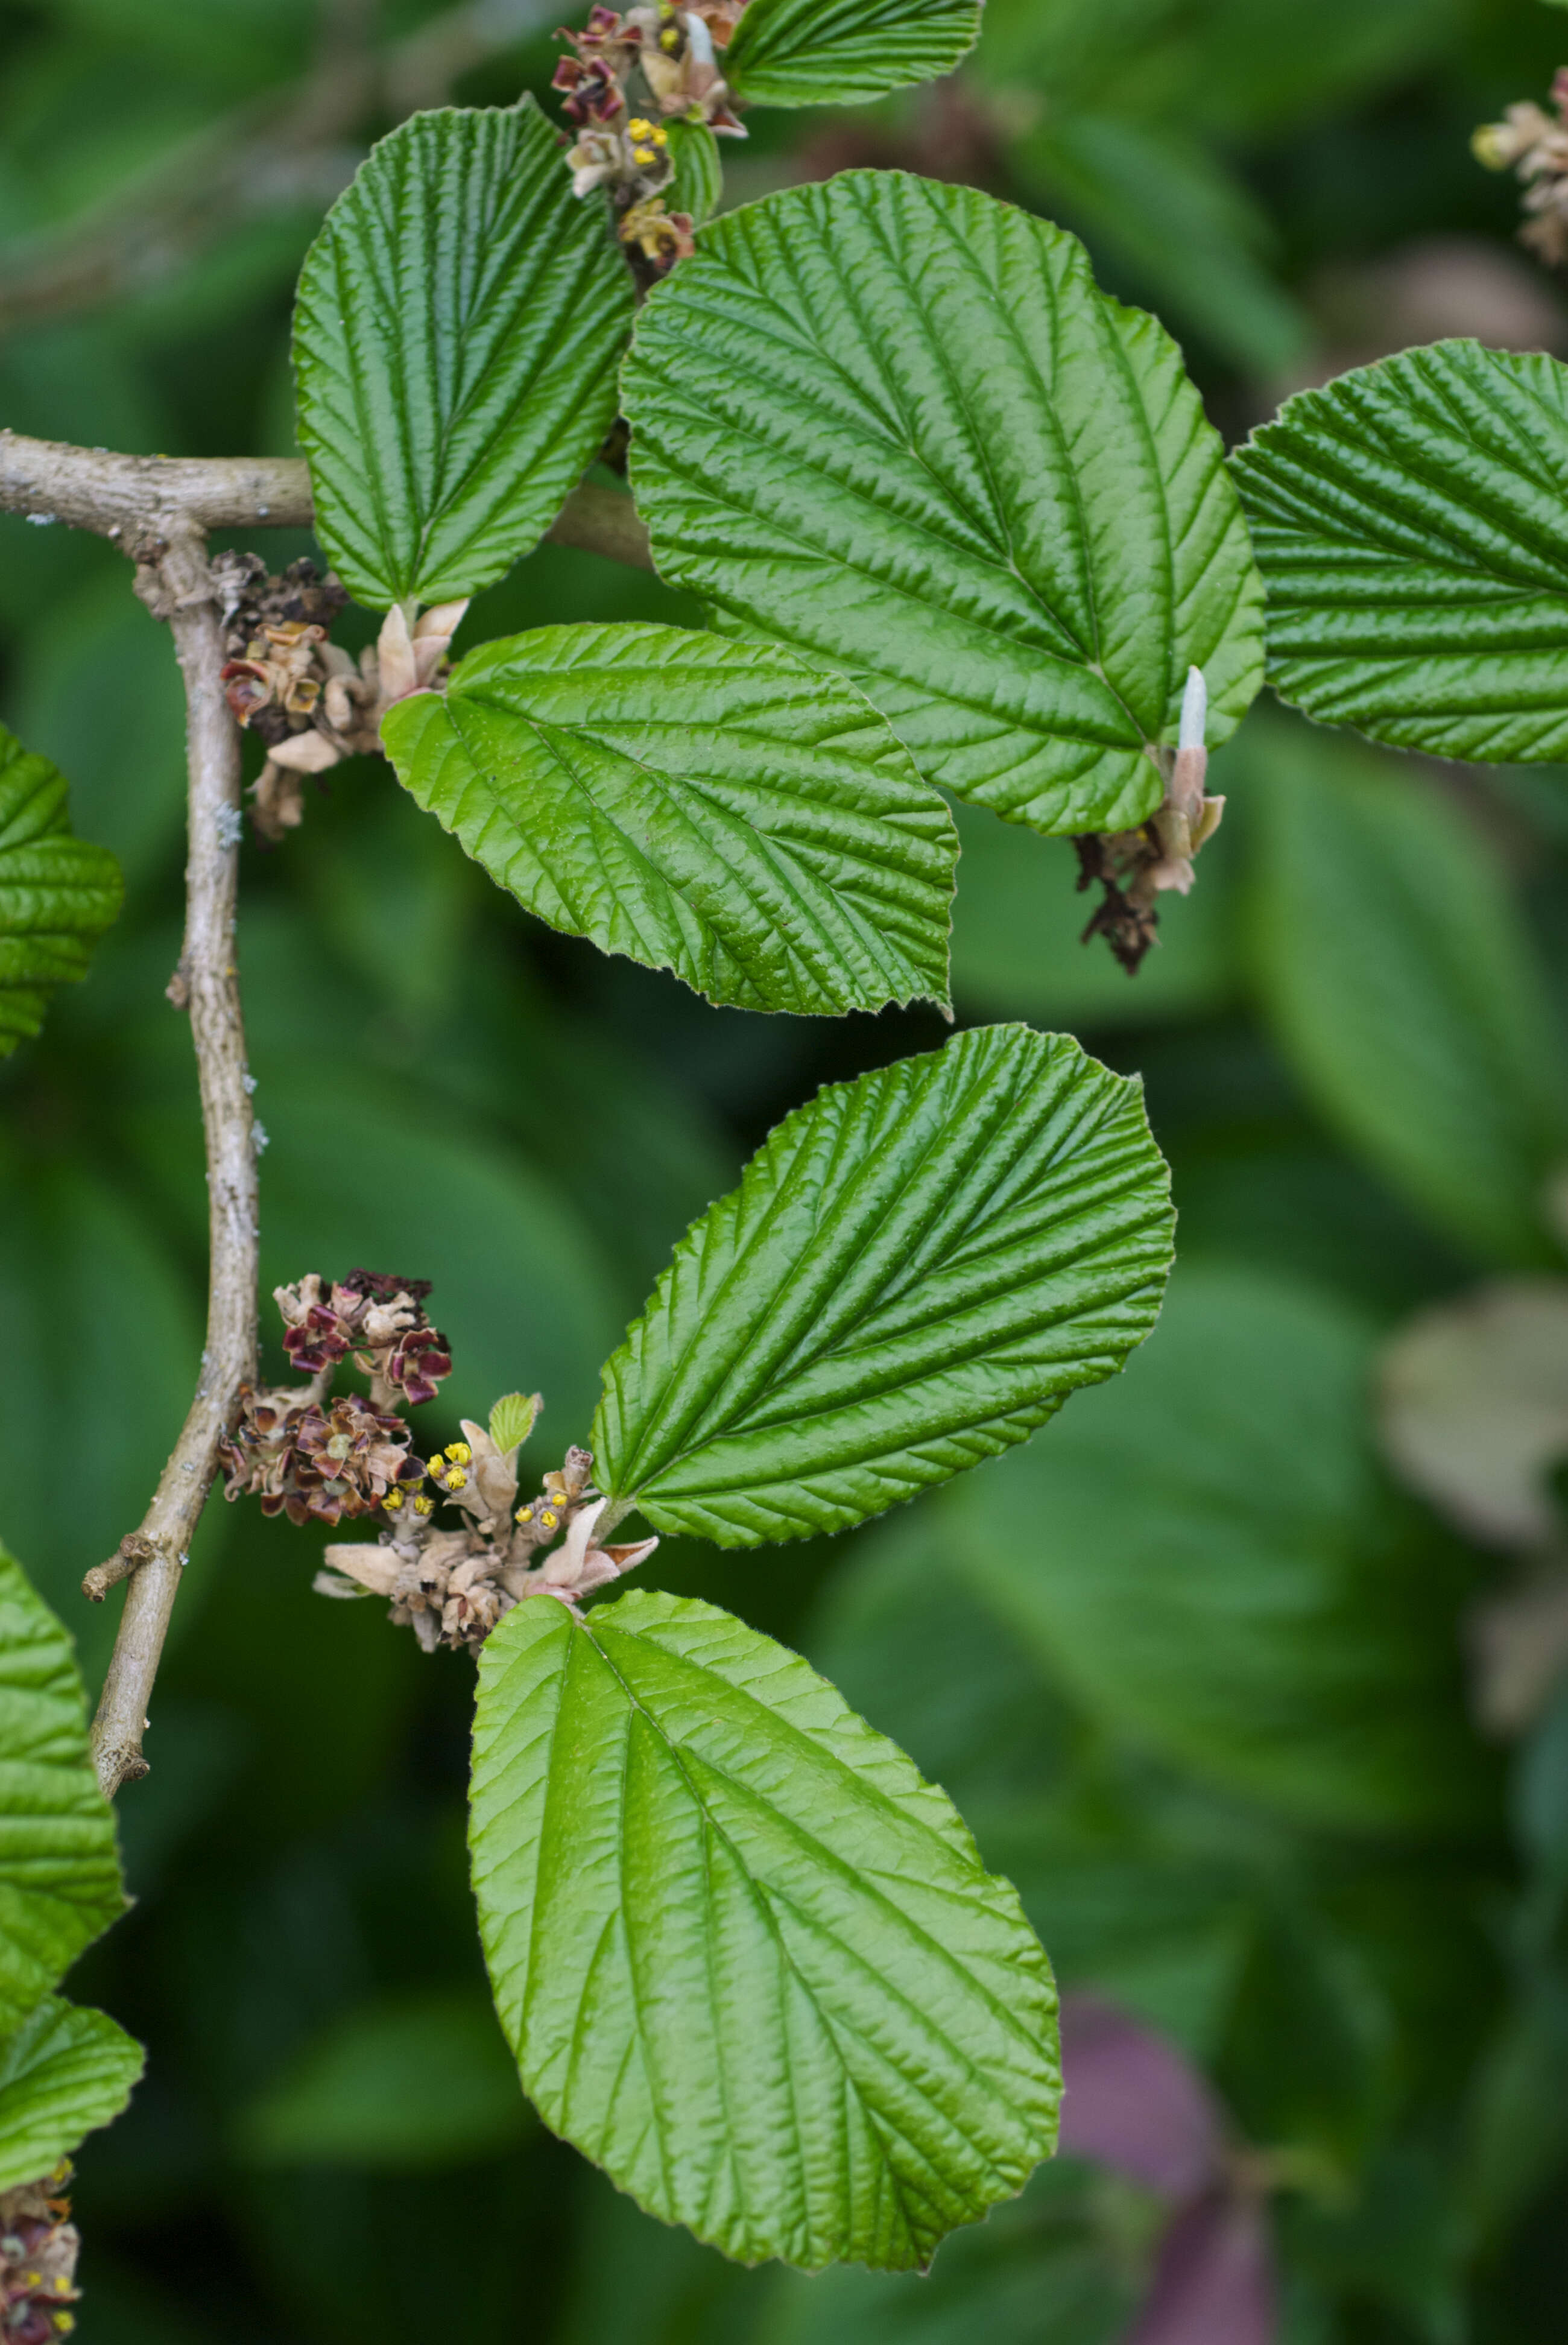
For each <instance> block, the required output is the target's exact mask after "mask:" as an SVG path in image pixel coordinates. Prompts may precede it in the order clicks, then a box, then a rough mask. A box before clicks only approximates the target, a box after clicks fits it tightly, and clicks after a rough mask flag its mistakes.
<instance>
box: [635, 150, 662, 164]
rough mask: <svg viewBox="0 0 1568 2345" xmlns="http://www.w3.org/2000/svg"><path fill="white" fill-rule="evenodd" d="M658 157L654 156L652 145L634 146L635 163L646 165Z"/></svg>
mask: <svg viewBox="0 0 1568 2345" xmlns="http://www.w3.org/2000/svg"><path fill="white" fill-rule="evenodd" d="M656 159H657V158H656V157H655V156H654V153H653V149H652V147H632V161H633V163H639V164H642V165H646V164H649V163H652V162H653V161H655V160H656Z"/></svg>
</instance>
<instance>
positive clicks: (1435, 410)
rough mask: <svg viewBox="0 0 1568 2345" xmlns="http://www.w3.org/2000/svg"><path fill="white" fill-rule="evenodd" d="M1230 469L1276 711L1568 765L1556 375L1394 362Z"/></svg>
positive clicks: (1522, 365)
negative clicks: (1256, 568)
mask: <svg viewBox="0 0 1568 2345" xmlns="http://www.w3.org/2000/svg"><path fill="white" fill-rule="evenodd" d="M1233 462H1234V467H1235V472H1236V477H1237V481H1238V482H1239V486H1240V490H1241V496H1242V502H1243V503H1245V505H1246V507H1247V512H1248V516H1249V520H1250V522H1251V524H1252V538H1253V543H1254V544H1255V545H1256V547H1257V549H1258V559H1259V563H1260V564H1261V566H1262V570H1263V574H1264V577H1265V579H1266V580H1267V582H1268V588H1269V661H1270V670H1269V672H1270V678H1271V680H1272V681H1273V683H1274V684H1275V685H1277V686H1278V688H1279V690H1280V692H1281V693H1282V694H1283V695H1284V696H1285V698H1286V699H1287V700H1291V701H1295V702H1296V703H1298V704H1299V705H1300V706H1301V707H1302V708H1305V709H1306V710H1307V711H1308V712H1309V713H1310V715H1311V716H1317V717H1321V718H1323V719H1324V720H1326V721H1327V722H1329V723H1332V724H1340V725H1355V726H1359V727H1360V728H1361V731H1362V732H1363V733H1369V734H1371V736H1373V737H1374V739H1376V740H1379V741H1387V742H1390V743H1391V744H1392V745H1393V746H1396V747H1398V748H1401V749H1426V750H1430V751H1431V753H1432V754H1433V755H1434V756H1442V757H1480V758H1494V759H1497V760H1499V761H1502V762H1506V761H1511V760H1512V761H1515V762H1522V761H1525V760H1533V759H1546V760H1554V761H1558V762H1561V761H1562V760H1563V759H1564V758H1565V757H1568V667H1565V666H1564V663H1563V641H1564V637H1565V634H1568V497H1565V496H1564V493H1563V478H1564V474H1565V472H1568V367H1563V366H1562V365H1560V364H1559V362H1558V360H1556V359H1553V358H1547V357H1544V356H1543V355H1542V354H1541V353H1539V352H1536V353H1533V354H1530V355H1522V354H1520V353H1517V352H1513V351H1503V350H1482V347H1481V345H1480V343H1479V342H1471V341H1452V342H1437V343H1434V344H1433V346H1432V347H1431V349H1430V350H1405V351H1402V352H1401V354H1400V355H1399V356H1398V357H1397V358H1391V359H1383V360H1380V361H1379V363H1378V364H1377V365H1376V366H1371V367H1359V368H1357V370H1356V371H1355V372H1354V373H1352V374H1347V375H1341V376H1340V380H1339V381H1337V382H1331V383H1329V384H1328V385H1326V386H1325V388H1324V389H1322V390H1321V391H1302V392H1300V394H1299V395H1298V396H1297V397H1296V398H1295V399H1292V400H1290V401H1288V402H1287V403H1286V405H1285V407H1284V409H1283V410H1282V411H1281V412H1280V416H1279V418H1278V419H1277V421H1274V422H1273V423H1270V424H1268V425H1266V426H1265V427H1264V429H1263V430H1262V431H1257V432H1254V434H1253V436H1252V438H1251V440H1250V441H1249V442H1248V444H1247V446H1246V447H1245V448H1242V449H1240V450H1239V451H1238V452H1237V454H1236V456H1235V458H1234V459H1233Z"/></svg>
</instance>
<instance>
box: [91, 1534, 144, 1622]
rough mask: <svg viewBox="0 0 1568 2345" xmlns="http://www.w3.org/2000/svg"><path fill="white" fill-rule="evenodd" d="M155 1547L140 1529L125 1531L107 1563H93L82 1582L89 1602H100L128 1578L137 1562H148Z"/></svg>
mask: <svg viewBox="0 0 1568 2345" xmlns="http://www.w3.org/2000/svg"><path fill="white" fill-rule="evenodd" d="M155 1555H157V1548H156V1547H155V1546H154V1544H153V1542H152V1540H151V1539H150V1538H144V1536H143V1535H142V1533H141V1532H140V1531H127V1532H126V1535H125V1537H124V1538H123V1539H122V1540H121V1541H120V1543H119V1546H118V1548H116V1551H115V1553H114V1554H113V1555H112V1556H110V1558H109V1559H108V1561H107V1563H99V1564H95V1565H94V1567H93V1568H92V1570H91V1571H89V1572H88V1573H87V1575H86V1579H84V1580H83V1582H82V1593H83V1595H84V1596H85V1597H86V1599H87V1601H88V1603H89V1604H101V1603H102V1602H103V1600H104V1599H105V1597H106V1595H107V1594H108V1592H109V1590H110V1589H111V1588H113V1587H115V1586H116V1584H117V1583H118V1582H119V1581H120V1580H122V1579H129V1578H130V1576H131V1574H132V1572H133V1571H135V1570H136V1568H137V1565H138V1564H143V1563H150V1562H151V1561H152V1559H153V1558H154V1556H155Z"/></svg>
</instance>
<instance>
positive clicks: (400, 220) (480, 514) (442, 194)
mask: <svg viewBox="0 0 1568 2345" xmlns="http://www.w3.org/2000/svg"><path fill="white" fill-rule="evenodd" d="M631 317H632V279H631V276H630V274H629V272H628V270H627V269H626V266H625V263H624V260H623V259H622V257H621V256H620V254H619V253H618V252H617V250H616V249H615V247H614V245H613V244H612V241H611V239H610V234H609V230H608V227H607V224H606V219H605V214H604V208H603V206H602V202H601V201H600V199H599V198H597V197H595V198H592V199H591V200H589V201H586V202H584V201H580V200H579V198H577V197H575V196H574V195H573V194H572V182H571V178H570V177H569V175H568V174H567V172H566V171H565V170H564V169H563V168H562V167H561V151H560V148H559V147H558V145H557V143H556V137H555V133H554V131H553V130H552V129H551V127H550V126H549V124H548V123H547V122H546V121H545V120H544V117H543V116H542V115H541V113H540V112H539V109H538V108H537V107H536V106H535V105H534V103H533V101H532V99H531V98H530V97H525V98H524V99H523V101H522V103H521V105H520V106H517V107H512V108H510V109H509V110H507V111H505V112H501V111H486V112H474V111H471V110H462V111H453V110H451V109H448V110H447V111H445V112H443V113H440V114H418V115H415V116H414V117H413V118H412V120H411V121H409V122H405V123H403V124H402V125H401V126H400V127H399V128H398V129H396V130H394V131H393V132H392V134H391V136H390V137H388V138H384V139H382V141H381V143H380V145H379V147H376V148H375V149H374V150H373V151H372V153H371V155H370V157H369V161H368V162H366V163H365V164H364V165H363V166H362V167H361V168H360V170H359V176H358V177H357V178H356V179H355V180H354V183H353V185H352V186H351V187H350V188H349V189H348V190H347V191H346V193H344V194H343V195H341V196H339V198H338V201H337V202H336V203H335V204H334V205H333V207H332V209H331V210H330V212H329V214H328V215H327V222H326V226H325V227H324V228H322V230H321V233H320V235H319V237H318V238H317V239H316V242H315V243H314V244H313V245H312V246H311V248H310V250H309V254H308V255H307V257H306V261H305V267H304V270H303V272H302V274H301V276H300V279H299V295H298V308H297V310H296V313H295V327H294V367H295V380H296V383H297V386H298V402H299V418H298V421H299V444H300V446H301V447H302V448H303V449H304V451H305V453H306V455H307V456H308V457H309V461H310V479H311V485H312V487H313V489H314V491H315V495H316V529H317V534H318V535H319V538H320V541H321V543H322V544H323V545H324V546H325V548H326V549H327V552H328V553H329V556H330V557H331V561H332V563H333V566H334V568H335V569H336V570H337V571H338V573H339V575H340V577H341V578H342V580H343V583H344V584H345V585H346V586H347V587H349V591H350V592H351V593H352V594H355V595H357V596H358V597H359V601H360V602H362V603H369V604H371V605H372V606H373V607H374V608H376V609H384V608H385V607H386V606H387V605H388V604H390V603H393V602H397V601H400V600H402V599H403V598H405V597H408V596H410V595H411V596H414V597H416V598H417V599H418V600H419V601H420V602H422V603H441V602H446V601H448V600H450V599H451V598H453V597H456V596H459V595H464V594H474V593H476V592H477V590H478V589H479V588H480V587H481V586H487V585H489V584H490V583H491V580H492V579H496V578H499V577H500V576H501V573H502V572H503V571H505V570H507V569H510V567H511V564H512V563H513V562H515V561H516V560H517V558H518V556H519V555H520V554H522V553H527V552H528V550H529V548H530V547H531V546H532V545H534V544H536V543H537V542H538V540H539V539H540V538H541V537H542V535H543V534H544V532H545V531H546V530H547V529H548V528H549V526H550V523H551V522H552V521H553V520H554V518H555V515H556V513H558V512H559V510H560V508H561V502H562V500H563V498H564V497H565V495H566V493H567V492H568V490H569V489H571V488H572V486H573V484H574V483H575V482H577V480H578V479H579V478H580V477H581V475H582V472H583V471H584V469H585V467H586V466H587V464H588V462H589V460H590V459H591V458H592V455H593V452H594V451H595V449H596V448H598V446H599V444H600V442H602V439H603V437H604V434H605V432H606V431H607V430H608V429H609V427H610V424H611V423H612V421H613V420H614V415H615V363H616V360H617V358H618V357H619V355H620V351H621V348H622V343H623V341H624V340H625V336H626V331H627V328H628V326H629V324H630V322H631Z"/></svg>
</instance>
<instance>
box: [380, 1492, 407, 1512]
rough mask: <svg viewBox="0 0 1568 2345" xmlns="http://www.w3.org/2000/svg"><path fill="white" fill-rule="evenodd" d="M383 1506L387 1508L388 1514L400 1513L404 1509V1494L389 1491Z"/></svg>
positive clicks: (382, 1502) (383, 1500)
mask: <svg viewBox="0 0 1568 2345" xmlns="http://www.w3.org/2000/svg"><path fill="white" fill-rule="evenodd" d="M381 1504H382V1506H383V1507H384V1508H386V1510H387V1512H388V1514H389V1515H395V1514H398V1513H400V1511H401V1509H402V1504H403V1494H402V1492H401V1490H389V1491H388V1493H387V1495H386V1497H384V1498H383V1499H382V1501H381Z"/></svg>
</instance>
